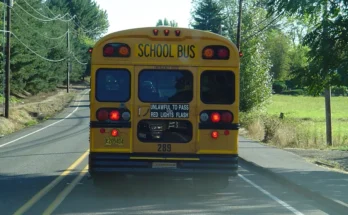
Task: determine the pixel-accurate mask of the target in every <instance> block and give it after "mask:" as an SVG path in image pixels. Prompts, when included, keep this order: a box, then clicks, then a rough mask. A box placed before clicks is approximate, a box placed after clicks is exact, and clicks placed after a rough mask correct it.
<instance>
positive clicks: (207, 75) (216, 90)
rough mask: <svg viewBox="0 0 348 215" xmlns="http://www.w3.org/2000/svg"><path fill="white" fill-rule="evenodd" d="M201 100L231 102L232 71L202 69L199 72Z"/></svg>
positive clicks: (233, 91)
mask: <svg viewBox="0 0 348 215" xmlns="http://www.w3.org/2000/svg"><path fill="white" fill-rule="evenodd" d="M200 90H201V101H202V102H203V103H205V104H232V103H233V102H234V100H235V76H234V73H233V72H232V71H204V72H203V73H202V74H201V89H200Z"/></svg>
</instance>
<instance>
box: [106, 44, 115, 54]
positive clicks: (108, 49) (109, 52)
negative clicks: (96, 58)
mask: <svg viewBox="0 0 348 215" xmlns="http://www.w3.org/2000/svg"><path fill="white" fill-rule="evenodd" d="M114 51H115V50H114V47H112V46H107V47H105V48H104V55H106V56H110V55H113V54H114Z"/></svg>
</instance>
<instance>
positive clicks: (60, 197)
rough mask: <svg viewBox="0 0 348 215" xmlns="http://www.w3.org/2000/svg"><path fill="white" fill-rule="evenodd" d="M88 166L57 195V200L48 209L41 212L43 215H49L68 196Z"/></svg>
mask: <svg viewBox="0 0 348 215" xmlns="http://www.w3.org/2000/svg"><path fill="white" fill-rule="evenodd" d="M87 170H88V165H86V167H85V168H84V169H83V170H82V172H80V174H79V175H78V176H77V177H76V178H75V179H74V180H73V181H72V182H71V183H70V184H69V185H68V186H67V187H66V188H65V189H64V190H63V191H62V192H60V193H59V194H58V196H57V198H56V199H55V200H54V201H53V202H52V203H51V204H50V205H49V206H48V208H47V209H46V210H45V211H44V212H43V215H48V214H51V213H52V212H53V211H54V210H55V209H56V208H57V207H58V206H59V205H60V204H61V203H62V202H63V200H64V199H65V198H66V197H67V196H68V195H69V193H70V192H71V191H72V190H73V189H74V187H76V185H77V184H78V183H79V182H80V181H81V179H82V178H83V176H85V174H86V173H87Z"/></svg>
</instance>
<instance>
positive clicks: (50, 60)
mask: <svg viewBox="0 0 348 215" xmlns="http://www.w3.org/2000/svg"><path fill="white" fill-rule="evenodd" d="M0 31H3V30H0ZM3 32H5V33H7V32H8V31H3ZM10 34H12V35H13V36H14V37H15V38H16V39H17V40H18V41H19V42H20V43H22V45H23V46H24V47H26V48H27V49H28V50H29V51H31V52H32V53H34V54H35V55H37V56H38V57H40V58H41V59H43V60H46V61H49V62H55V63H57V62H62V61H64V60H66V58H62V59H59V60H53V59H49V58H46V57H44V56H41V55H40V54H38V53H37V52H35V51H34V50H32V49H31V48H30V47H29V46H28V45H26V44H25V43H24V42H23V41H22V40H20V39H19V38H18V37H17V35H15V34H14V33H13V32H10Z"/></svg>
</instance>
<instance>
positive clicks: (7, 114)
mask: <svg viewBox="0 0 348 215" xmlns="http://www.w3.org/2000/svg"><path fill="white" fill-rule="evenodd" d="M12 6H13V0H7V16H6V49H5V52H6V63H5V117H6V118H9V117H10V59H11V53H10V51H11V46H10V38H11V32H10V31H11V7H12Z"/></svg>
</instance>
